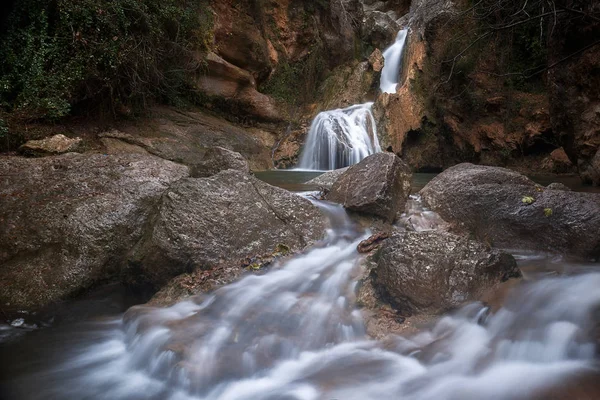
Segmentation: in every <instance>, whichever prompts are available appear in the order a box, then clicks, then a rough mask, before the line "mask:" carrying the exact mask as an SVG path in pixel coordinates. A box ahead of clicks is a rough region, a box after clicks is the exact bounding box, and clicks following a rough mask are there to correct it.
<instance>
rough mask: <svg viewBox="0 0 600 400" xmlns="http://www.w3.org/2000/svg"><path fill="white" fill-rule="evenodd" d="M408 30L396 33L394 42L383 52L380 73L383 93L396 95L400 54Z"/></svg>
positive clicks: (400, 62)
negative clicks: (382, 63) (383, 62)
mask: <svg viewBox="0 0 600 400" xmlns="http://www.w3.org/2000/svg"><path fill="white" fill-rule="evenodd" d="M407 33H408V30H407V29H403V30H401V31H400V32H398V36H396V42H395V43H394V44H393V45H391V46H390V47H388V48H387V50H386V51H384V52H383V59H384V60H385V64H384V66H383V70H382V71H381V82H380V85H379V87H380V89H381V91H382V92H383V93H396V86H398V80H399V79H398V77H399V75H400V67H401V64H402V52H403V50H404V44H405V43H406V37H407Z"/></svg>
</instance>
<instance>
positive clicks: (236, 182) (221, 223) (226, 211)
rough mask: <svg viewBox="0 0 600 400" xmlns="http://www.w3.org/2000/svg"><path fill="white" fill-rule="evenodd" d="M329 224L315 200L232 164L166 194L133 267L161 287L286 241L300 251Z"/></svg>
mask: <svg viewBox="0 0 600 400" xmlns="http://www.w3.org/2000/svg"><path fill="white" fill-rule="evenodd" d="M326 227H327V219H326V217H325V216H324V215H323V214H321V212H320V211H319V209H318V208H317V207H316V206H314V205H313V204H312V203H311V202H310V201H308V200H307V199H305V198H303V197H300V196H298V195H296V194H293V193H290V192H288V191H286V190H284V189H280V188H276V187H273V186H270V185H268V184H266V183H264V182H261V181H259V180H258V179H256V178H254V177H253V176H251V175H248V174H244V173H242V172H239V171H234V170H227V171H223V172H220V173H219V174H217V175H214V176H212V177H210V178H199V179H193V178H190V179H183V180H181V181H179V182H177V183H175V184H174V185H172V186H171V188H170V189H169V190H168V191H167V192H166V193H165V195H164V196H163V197H162V200H161V202H160V204H159V205H158V214H157V216H156V218H155V220H154V226H153V228H152V229H151V230H150V231H149V232H148V234H147V235H146V237H145V238H144V240H143V241H142V242H140V243H139V244H138V246H137V247H136V249H135V250H134V252H133V254H132V256H131V258H130V265H131V266H132V271H131V272H132V276H137V275H138V274H140V273H141V274H142V275H143V276H145V278H146V279H147V280H149V281H150V282H152V283H153V284H154V285H155V286H157V287H159V286H161V285H162V284H164V283H166V282H167V281H168V280H169V279H170V278H172V277H174V276H176V275H179V274H182V273H185V272H191V271H193V270H196V269H201V270H212V269H214V268H217V267H218V266H219V265H236V264H237V265H240V266H241V263H242V261H243V259H245V258H246V257H253V256H257V255H267V254H272V253H274V252H276V251H278V250H277V249H278V248H280V247H282V246H285V247H286V248H288V249H289V250H290V251H297V250H300V249H302V248H304V247H305V246H307V245H309V244H310V243H312V242H314V241H316V240H318V239H321V238H322V236H323V233H324V231H325V228H326Z"/></svg>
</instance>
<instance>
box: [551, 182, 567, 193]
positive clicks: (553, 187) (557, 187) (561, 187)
mask: <svg viewBox="0 0 600 400" xmlns="http://www.w3.org/2000/svg"><path fill="white" fill-rule="evenodd" d="M546 189H548V190H564V191H565V192H570V191H571V188H570V187H568V186H567V185H565V184H564V183H560V182H554V183H551V184H549V185H548V186H546Z"/></svg>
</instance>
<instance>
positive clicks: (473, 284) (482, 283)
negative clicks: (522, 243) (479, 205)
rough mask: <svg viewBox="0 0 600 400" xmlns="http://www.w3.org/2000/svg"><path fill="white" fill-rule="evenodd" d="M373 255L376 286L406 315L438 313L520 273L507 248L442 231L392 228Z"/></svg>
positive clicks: (473, 298) (478, 297)
mask: <svg viewBox="0 0 600 400" xmlns="http://www.w3.org/2000/svg"><path fill="white" fill-rule="evenodd" d="M373 260H374V261H375V263H376V265H377V266H376V268H375V269H374V270H373V271H372V274H373V275H374V284H375V287H376V288H377V290H378V292H379V293H380V295H381V296H382V297H383V298H384V299H385V300H387V301H389V302H390V303H391V304H392V305H393V306H394V307H395V308H397V310H398V311H399V312H400V313H401V314H402V315H405V316H410V315H413V314H415V313H433V314H438V313H442V312H444V311H447V310H449V309H452V308H455V307H458V306H460V305H461V304H463V303H464V302H466V301H470V300H477V299H480V298H481V296H482V295H483V294H485V293H486V292H487V291H489V290H491V289H492V288H493V287H494V286H495V285H497V284H498V283H500V282H503V281H506V280H507V279H509V278H512V277H519V276H520V271H519V269H518V268H517V263H516V261H515V259H514V258H513V257H512V256H511V255H510V254H508V253H505V252H502V251H499V250H491V249H489V248H488V247H487V246H485V245H484V244H482V243H480V242H477V241H474V240H469V239H468V238H467V237H463V236H458V235H455V234H452V233H448V232H443V231H427V232H399V231H396V232H394V234H393V235H392V237H390V238H389V239H387V240H386V241H385V242H384V244H383V245H382V247H381V249H380V250H379V251H378V252H377V253H375V255H374V256H373Z"/></svg>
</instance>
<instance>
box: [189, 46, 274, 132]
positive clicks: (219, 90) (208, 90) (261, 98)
mask: <svg viewBox="0 0 600 400" xmlns="http://www.w3.org/2000/svg"><path fill="white" fill-rule="evenodd" d="M207 64H208V73H207V74H202V75H200V76H199V78H198V81H197V86H198V89H199V90H201V91H203V92H204V93H205V94H206V95H208V96H211V97H216V98H219V99H220V101H225V102H228V103H229V108H230V111H232V112H241V113H243V114H248V115H252V116H254V117H256V118H257V119H259V120H264V121H278V120H281V118H280V116H279V112H278V111H277V107H276V106H275V102H274V101H273V99H271V98H270V97H269V96H266V95H264V94H262V93H260V92H258V90H257V89H256V86H257V84H256V81H255V79H254V77H253V76H252V75H251V74H250V73H249V72H247V71H245V70H243V69H241V68H239V67H236V66H235V65H233V64H231V63H229V62H227V61H225V60H224V59H222V58H221V57H219V56H218V55H216V54H214V53H210V54H209V55H208V57H207Z"/></svg>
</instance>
